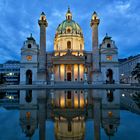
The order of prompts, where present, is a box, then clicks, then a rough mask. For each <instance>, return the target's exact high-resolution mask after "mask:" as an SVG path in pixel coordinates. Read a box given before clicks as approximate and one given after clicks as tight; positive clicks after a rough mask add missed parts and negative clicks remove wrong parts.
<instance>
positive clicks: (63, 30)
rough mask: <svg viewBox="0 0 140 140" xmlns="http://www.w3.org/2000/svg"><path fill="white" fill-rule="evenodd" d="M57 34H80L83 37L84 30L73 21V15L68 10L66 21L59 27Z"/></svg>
mask: <svg viewBox="0 0 140 140" xmlns="http://www.w3.org/2000/svg"><path fill="white" fill-rule="evenodd" d="M56 34H57V35H58V34H79V35H82V29H81V27H80V26H79V25H78V23H76V22H75V21H74V20H72V13H71V12H70V9H69V8H68V11H67V13H66V20H64V21H63V22H62V23H61V24H59V25H58V27H57V29H56Z"/></svg>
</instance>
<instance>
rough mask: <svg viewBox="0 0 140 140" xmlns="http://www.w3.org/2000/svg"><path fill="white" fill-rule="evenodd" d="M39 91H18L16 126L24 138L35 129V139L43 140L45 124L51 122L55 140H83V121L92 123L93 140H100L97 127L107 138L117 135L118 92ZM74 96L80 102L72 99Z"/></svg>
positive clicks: (30, 135) (45, 134) (32, 133)
mask: <svg viewBox="0 0 140 140" xmlns="http://www.w3.org/2000/svg"><path fill="white" fill-rule="evenodd" d="M63 92H65V91H59V92H58V91H57V96H54V95H55V94H56V91H54V90H50V91H46V90H42V91H41V90H40V91H32V93H31V92H30V91H27V92H26V94H25V91H21V93H20V125H21V127H22V130H23V132H24V133H25V134H26V136H27V137H30V138H31V137H32V136H33V135H34V133H35V131H36V129H37V128H38V129H39V139H40V140H45V139H47V131H46V120H52V121H54V135H55V139H56V140H72V139H74V140H84V138H85V133H86V130H85V129H86V127H85V126H86V120H88V119H90V120H91V119H92V120H93V121H94V123H93V126H94V129H93V135H94V139H95V140H100V139H101V136H100V135H101V134H100V133H101V130H100V129H101V127H102V128H103V129H104V130H105V133H106V135H107V136H109V137H111V136H114V134H115V133H116V132H117V128H118V126H119V123H120V96H119V91H118V90H116V91H112V90H88V91H87V90H83V91H76V90H74V91H67V93H71V94H67V96H65V97H66V99H65V100H64V99H63V96H61V95H62V93H63ZM74 94H77V96H80V97H81V98H79V99H78V98H77V97H76V98H73V97H74V96H73V95H74Z"/></svg>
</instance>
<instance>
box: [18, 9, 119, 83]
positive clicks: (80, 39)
mask: <svg viewBox="0 0 140 140" xmlns="http://www.w3.org/2000/svg"><path fill="white" fill-rule="evenodd" d="M99 23H100V19H99V17H98V16H97V13H96V12H94V13H93V14H92V17H91V22H90V26H91V29H92V35H91V38H92V45H91V46H92V51H86V50H85V46H84V36H83V32H82V29H81V27H80V26H79V24H78V23H76V22H75V21H74V20H73V17H72V13H71V11H70V9H69V8H68V11H67V13H66V19H65V20H64V21H63V22H62V23H61V24H59V25H58V27H57V29H56V33H55V37H54V51H53V52H46V27H47V26H48V23H47V19H46V16H45V14H44V12H42V13H41V16H40V19H39V20H38V24H39V27H40V45H38V44H37V43H36V41H35V39H34V38H33V37H32V35H31V36H30V37H28V38H27V40H26V41H25V42H24V44H23V47H22V48H21V68H20V84H38V83H41V84H42V83H44V84H46V83H48V82H51V83H57V82H59V83H64V82H67V81H68V82H75V83H76V82H78V83H79V82H80V83H92V84H103V83H109V84H113V83H119V69H118V49H117V47H116V45H115V42H114V41H113V40H112V39H111V37H109V36H108V35H106V36H105V37H104V39H103V41H102V43H101V44H100V45H99V42H98V26H99Z"/></svg>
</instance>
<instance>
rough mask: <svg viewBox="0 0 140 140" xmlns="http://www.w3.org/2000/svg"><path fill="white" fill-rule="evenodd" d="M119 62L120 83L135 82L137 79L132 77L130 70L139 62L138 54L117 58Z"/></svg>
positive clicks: (139, 55)
mask: <svg viewBox="0 0 140 140" xmlns="http://www.w3.org/2000/svg"><path fill="white" fill-rule="evenodd" d="M119 63H120V64H119V72H120V83H137V82H138V81H137V80H136V79H134V78H133V77H132V74H131V72H132V71H133V70H134V68H135V67H136V65H137V63H140V54H138V55H135V56H130V57H128V58H125V59H119Z"/></svg>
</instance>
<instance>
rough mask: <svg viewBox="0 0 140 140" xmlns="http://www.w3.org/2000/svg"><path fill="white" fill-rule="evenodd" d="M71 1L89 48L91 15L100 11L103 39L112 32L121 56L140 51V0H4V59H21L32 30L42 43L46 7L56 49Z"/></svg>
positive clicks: (0, 39)
mask: <svg viewBox="0 0 140 140" xmlns="http://www.w3.org/2000/svg"><path fill="white" fill-rule="evenodd" d="M68 5H69V6H70V8H71V12H72V14H73V19H74V20H75V21H76V22H78V23H79V25H80V26H81V28H82V30H83V34H84V39H85V49H86V50H91V28H90V19H91V15H92V13H93V12H94V11H96V12H97V13H98V15H99V17H100V25H99V41H100V43H101V41H102V39H103V37H104V36H105V34H106V33H108V34H109V35H110V36H111V37H112V39H113V40H115V42H116V45H117V47H118V49H119V57H120V58H124V57H128V56H130V55H136V54H138V53H140V25H139V24H140V17H139V15H140V8H139V7H140V1H139V0H0V63H3V62H5V61H6V60H9V59H14V60H20V49H21V47H22V45H23V42H24V41H25V40H26V38H27V37H28V36H29V35H30V33H33V36H34V38H35V39H36V41H37V43H39V26H38V19H39V16H40V13H41V12H42V11H44V12H45V13H46V16H47V20H48V28H47V51H52V50H53V41H54V35H55V31H56V28H57V26H58V24H60V23H61V22H62V21H63V20H64V19H65V13H66V11H67V8H68Z"/></svg>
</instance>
